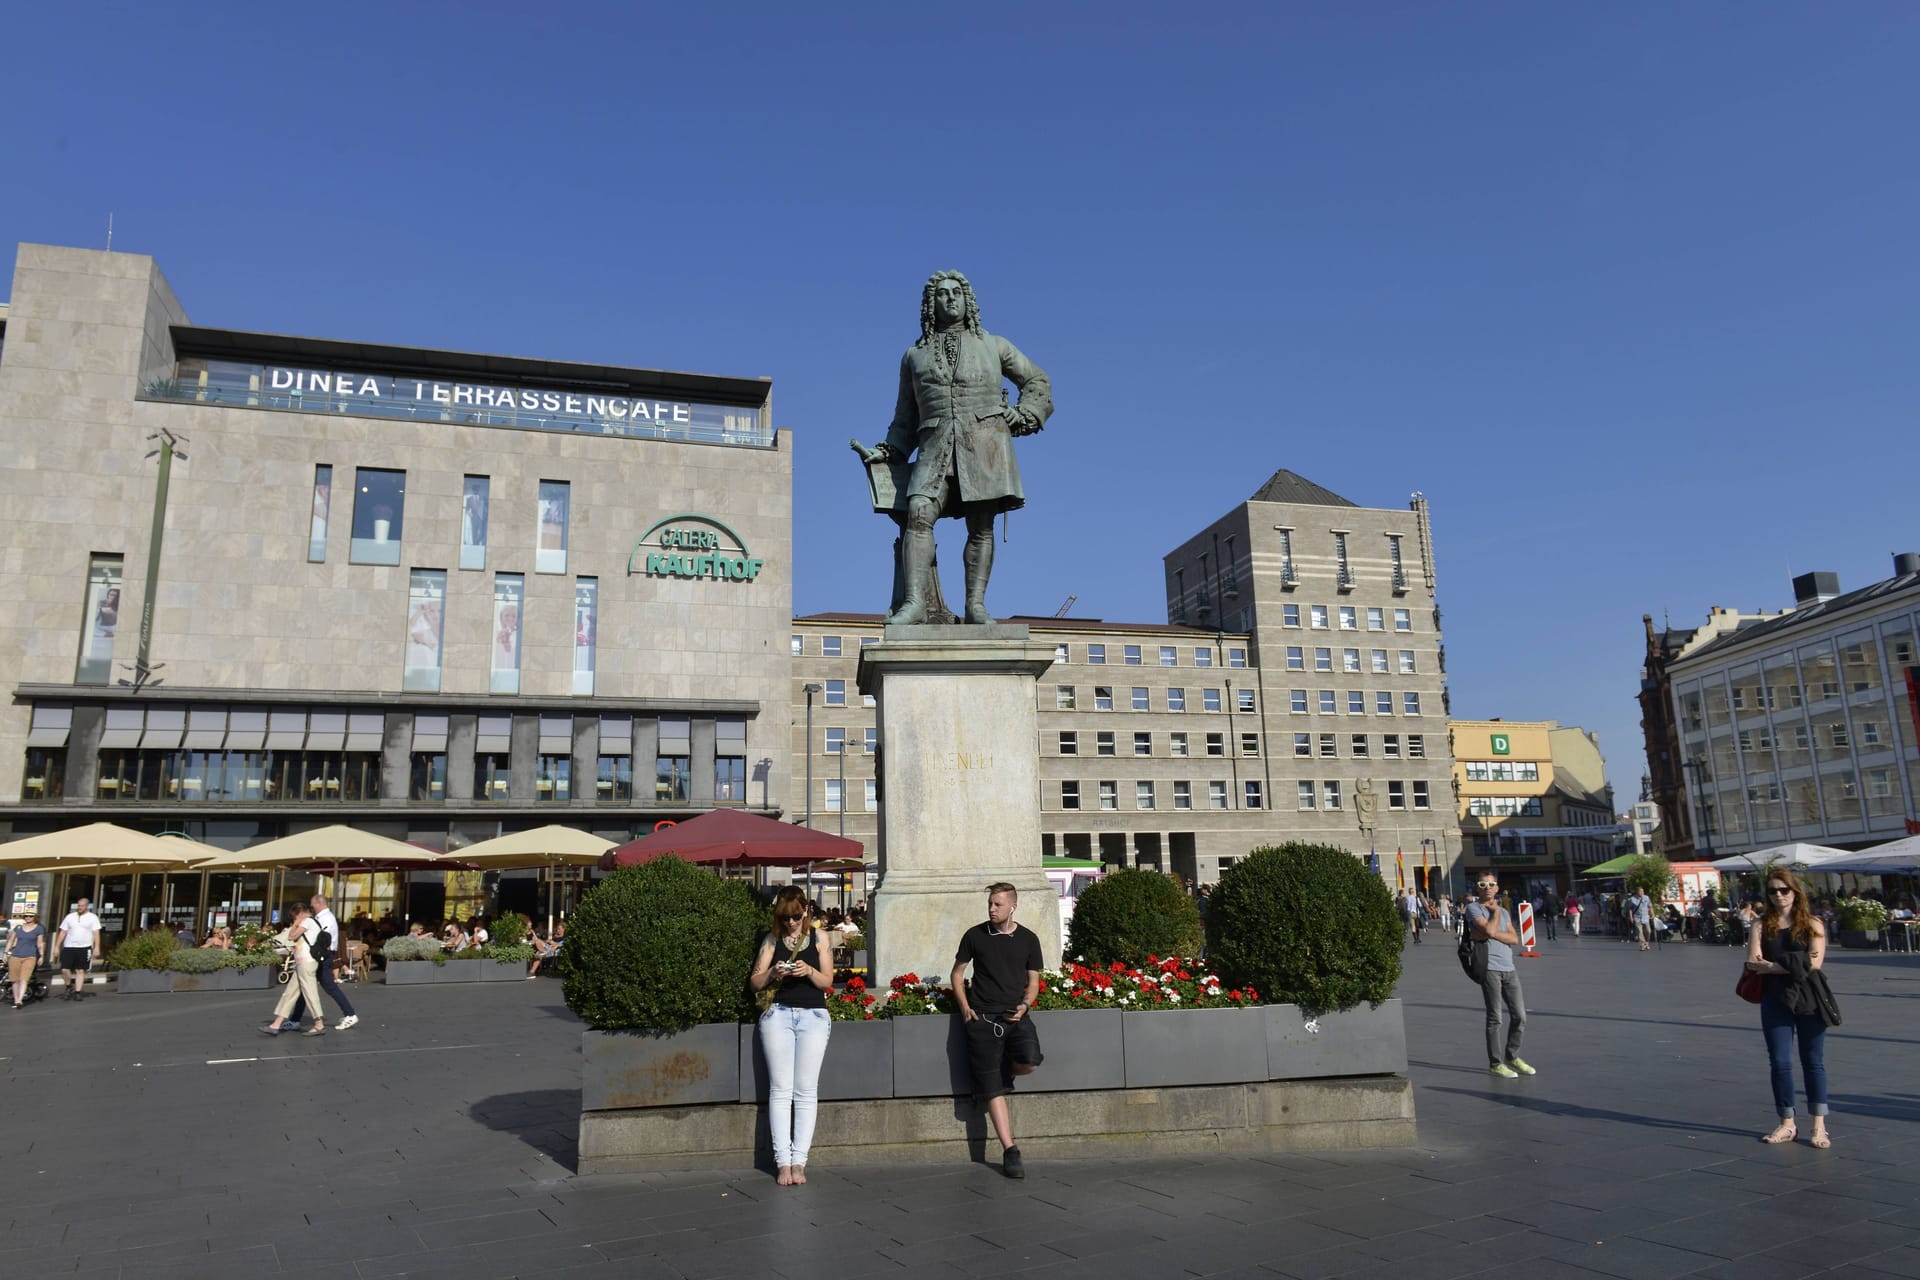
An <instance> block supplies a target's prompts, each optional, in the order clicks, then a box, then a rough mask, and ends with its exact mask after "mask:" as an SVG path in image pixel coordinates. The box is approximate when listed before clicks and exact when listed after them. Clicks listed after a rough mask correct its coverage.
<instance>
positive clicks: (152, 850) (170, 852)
mask: <svg viewBox="0 0 1920 1280" xmlns="http://www.w3.org/2000/svg"><path fill="white" fill-rule="evenodd" d="M202 850H203V846H201V845H197V844H194V843H193V842H192V841H190V840H183V839H180V838H178V837H165V836H150V835H148V834H146V833H145V832H143V831H135V830H133V829H132V828H130V827H122V826H116V825H115V824H113V823H111V822H89V823H86V824H84V825H82V826H78V827H68V828H67V829H66V830H64V831H50V832H48V833H47V834H45V835H39V836H27V837H26V838H24V839H21V840H10V841H8V842H7V843H6V844H3V845H0V865H5V866H10V867H12V868H13V869H14V870H15V871H17V872H19V873H20V874H22V875H34V874H49V875H59V876H67V877H71V876H73V875H74V874H75V873H80V874H91V875H92V876H93V883H94V890H93V891H94V892H95V893H96V894H97V893H99V892H100V880H101V878H102V877H103V876H107V875H116V876H131V877H133V881H132V884H131V886H130V888H129V895H130V897H131V899H132V901H130V902H129V903H128V905H127V911H128V915H127V931H128V932H129V933H131V932H132V931H133V910H134V907H135V905H136V904H137V902H138V899H139V897H140V883H139V882H140V877H141V876H142V875H143V874H146V873H149V872H160V873H164V872H167V871H184V870H188V869H189V868H190V867H191V866H192V864H193V863H194V862H195V861H196V860H197V859H198V857H199V855H200V854H201V852H202ZM61 896H62V898H64V896H65V895H61ZM163 911H164V908H163ZM58 918H59V917H58V916H55V919H58ZM163 918H164V917H163Z"/></svg>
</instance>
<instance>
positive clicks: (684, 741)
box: [653, 716, 693, 804]
mask: <svg viewBox="0 0 1920 1280" xmlns="http://www.w3.org/2000/svg"><path fill="white" fill-rule="evenodd" d="M655 752H656V754H655V755H654V759H653V801H654V803H655V804H685V803H686V802H687V797H688V796H689V795H691V794H692V791H693V770H692V767H691V766H692V763H693V721H692V719H691V718H690V717H687V716H661V717H660V739H659V746H658V747H657V748H656V749H655Z"/></svg>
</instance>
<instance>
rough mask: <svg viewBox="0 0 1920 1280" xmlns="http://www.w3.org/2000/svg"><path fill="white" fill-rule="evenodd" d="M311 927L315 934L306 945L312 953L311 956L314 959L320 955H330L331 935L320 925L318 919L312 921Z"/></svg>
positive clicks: (331, 952) (331, 948)
mask: <svg viewBox="0 0 1920 1280" xmlns="http://www.w3.org/2000/svg"><path fill="white" fill-rule="evenodd" d="M313 928H314V934H315V936H314V939H313V941H312V943H310V944H309V945H308V947H307V950H308V951H310V952H312V953H313V958H314V959H316V960H318V959H320V958H321V957H322V956H330V955H332V954H333V935H332V934H331V933H329V932H327V930H326V928H325V927H324V926H322V925H321V923H320V922H319V921H318V920H316V921H314V922H313Z"/></svg>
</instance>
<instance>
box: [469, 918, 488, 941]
mask: <svg viewBox="0 0 1920 1280" xmlns="http://www.w3.org/2000/svg"><path fill="white" fill-rule="evenodd" d="M492 940H493V935H492V934H490V933H488V932H487V918H486V917H485V916H476V917H474V921H473V936H472V937H471V938H469V939H468V941H467V945H468V946H470V947H484V946H486V945H487V943H489V942H491V941H492Z"/></svg>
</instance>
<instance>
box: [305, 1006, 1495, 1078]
mask: <svg viewBox="0 0 1920 1280" xmlns="http://www.w3.org/2000/svg"><path fill="white" fill-rule="evenodd" d="M359 1021H360V1015H359V1014H357V1013H350V1014H348V1015H347V1016H346V1017H344V1018H342V1019H340V1021H339V1022H337V1023H335V1024H334V1026H335V1027H336V1028H337V1029H338V1030H341V1031H347V1030H350V1029H351V1028H353V1027H354V1026H355V1025H357V1024H358V1023H359ZM1527 1074H1528V1075H1532V1074H1533V1068H1531V1067H1529V1068H1527Z"/></svg>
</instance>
